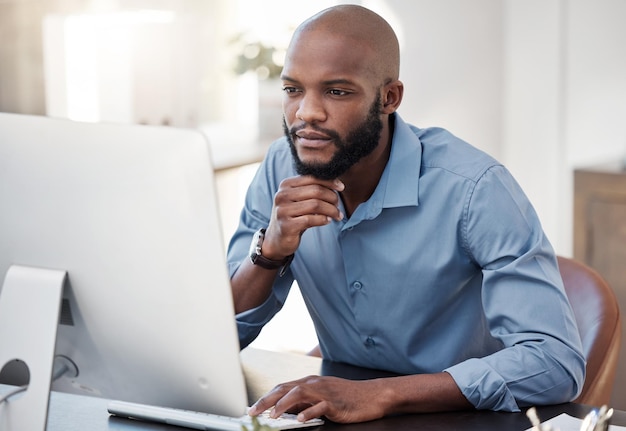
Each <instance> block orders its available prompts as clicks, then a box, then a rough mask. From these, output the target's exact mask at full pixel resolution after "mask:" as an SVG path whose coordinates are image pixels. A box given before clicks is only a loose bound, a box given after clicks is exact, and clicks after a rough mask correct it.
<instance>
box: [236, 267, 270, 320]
mask: <svg viewBox="0 0 626 431" xmlns="http://www.w3.org/2000/svg"><path fill="white" fill-rule="evenodd" d="M277 274H278V269H275V270H271V269H265V268H261V267H259V266H256V265H253V264H252V262H250V261H249V260H248V259H246V260H245V261H244V262H242V264H241V266H240V267H239V269H237V272H235V274H234V275H233V277H232V278H231V285H232V293H233V302H234V305H235V313H236V314H238V313H241V312H244V311H246V310H250V309H252V308H255V307H258V306H259V305H261V304H263V302H265V300H267V298H268V297H269V295H270V293H271V291H272V285H273V284H274V280H275V279H276V275H277Z"/></svg>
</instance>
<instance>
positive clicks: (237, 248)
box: [227, 144, 293, 349]
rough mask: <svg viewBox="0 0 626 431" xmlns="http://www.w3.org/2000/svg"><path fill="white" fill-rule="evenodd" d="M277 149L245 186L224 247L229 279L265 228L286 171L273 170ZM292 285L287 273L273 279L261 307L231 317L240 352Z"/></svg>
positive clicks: (252, 339) (271, 315) (263, 324)
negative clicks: (233, 227) (235, 224)
mask: <svg viewBox="0 0 626 431" xmlns="http://www.w3.org/2000/svg"><path fill="white" fill-rule="evenodd" d="M277 147H278V145H276V144H274V145H273V146H272V148H270V151H269V152H268V155H267V157H266V159H265V160H264V161H263V163H262V164H261V165H260V167H259V169H258V171H257V173H256V175H255V177H254V178H253V180H252V182H251V184H250V186H249V187H248V191H247V193H246V198H245V202H244V207H243V209H242V212H241V216H240V219H239V225H238V227H237V229H236V231H235V233H234V234H233V236H232V238H231V240H230V243H229V246H228V255H227V261H228V270H229V274H230V277H231V278H232V277H233V275H234V274H235V272H237V270H238V269H239V266H240V265H241V263H242V262H243V261H244V260H245V259H248V258H249V256H248V254H249V250H250V244H251V242H252V238H253V236H254V233H255V232H256V231H257V230H259V229H260V228H266V227H267V226H268V224H269V220H270V215H271V211H272V204H273V202H274V194H275V193H276V190H278V184H279V183H280V178H282V177H284V176H288V171H286V170H285V172H282V170H284V169H282V170H281V169H280V165H281V164H280V163H278V166H279V169H278V170H277V169H276V165H277V163H276V162H275V161H274V160H275V159H276V157H275V154H276V148H277ZM292 283H293V276H292V274H291V271H289V270H288V271H287V272H286V273H285V274H284V275H283V276H282V277H278V278H277V280H276V282H275V283H274V287H273V289H272V293H271V295H270V296H269V298H268V299H267V300H266V301H265V302H264V303H263V304H261V305H260V306H258V307H256V308H253V309H250V310H247V311H244V312H242V313H239V314H237V315H236V316H235V318H236V321H237V330H238V332H239V344H240V347H241V348H242V349H243V348H244V347H246V346H247V345H248V344H250V343H251V342H252V341H254V339H255V338H256V337H257V336H258V335H259V333H260V332H261V329H263V326H265V324H267V322H269V321H270V320H271V319H272V317H274V315H275V314H276V313H278V311H280V310H281V309H282V307H283V305H284V303H285V300H286V298H287V295H288V294H289V290H290V288H291V285H292Z"/></svg>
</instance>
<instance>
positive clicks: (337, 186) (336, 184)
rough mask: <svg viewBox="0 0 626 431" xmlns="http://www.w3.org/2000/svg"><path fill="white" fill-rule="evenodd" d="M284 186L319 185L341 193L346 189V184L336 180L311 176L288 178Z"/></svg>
mask: <svg viewBox="0 0 626 431" xmlns="http://www.w3.org/2000/svg"><path fill="white" fill-rule="evenodd" d="M283 184H285V185H286V186H290V187H302V186H305V185H310V184H318V185H320V186H323V187H326V188H328V189H331V190H335V191H338V192H341V191H343V190H344V189H345V185H344V183H343V182H342V181H341V180H340V179H339V178H336V179H334V180H320V179H318V178H315V177H312V176H310V175H300V176H296V177H291V178H287V179H285V180H284V181H283Z"/></svg>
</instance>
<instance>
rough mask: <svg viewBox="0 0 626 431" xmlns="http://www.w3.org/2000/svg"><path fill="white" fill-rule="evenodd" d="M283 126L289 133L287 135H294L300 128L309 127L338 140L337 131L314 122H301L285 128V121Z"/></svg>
mask: <svg viewBox="0 0 626 431" xmlns="http://www.w3.org/2000/svg"><path fill="white" fill-rule="evenodd" d="M284 126H285V129H286V130H287V132H288V133H289V135H290V136H292V137H294V136H296V133H298V132H299V131H300V130H303V129H309V130H314V131H316V132H318V133H321V134H323V135H326V136H328V137H329V138H330V139H332V140H334V141H335V142H337V141H339V140H340V136H339V133H337V132H336V131H335V130H332V129H326V128H324V127H320V126H317V125H315V124H307V123H302V124H299V125H297V126H293V127H291V128H287V126H286V123H285V124H284Z"/></svg>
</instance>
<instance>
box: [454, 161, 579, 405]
mask: <svg viewBox="0 0 626 431" xmlns="http://www.w3.org/2000/svg"><path fill="white" fill-rule="evenodd" d="M463 224H464V226H463V231H464V241H465V244H464V246H465V248H466V250H467V252H468V254H469V255H470V256H471V257H472V259H473V260H474V261H475V262H476V264H477V265H479V266H480V267H481V268H482V272H483V286H482V304H483V308H484V312H485V315H486V317H487V320H488V324H489V331H490V332H491V334H492V335H493V336H494V337H495V338H497V339H498V340H500V341H501V342H502V344H503V346H504V348H503V349H502V350H500V351H498V352H496V353H493V354H491V355H489V356H486V357H483V358H473V359H470V360H467V361H464V362H462V363H460V364H457V365H455V366H452V367H450V368H448V369H446V371H447V372H448V373H449V374H451V375H452V377H453V378H454V380H455V381H456V383H457V385H458V386H459V388H460V389H461V391H462V392H463V394H464V395H465V397H466V398H467V399H468V400H469V401H470V402H471V403H472V404H473V405H474V406H475V407H476V408H477V409H490V410H504V411H519V409H520V407H524V406H530V405H541V404H556V403H560V402H568V401H571V400H572V399H574V398H575V397H576V396H577V395H578V394H579V393H580V391H581V390H582V385H583V381H584V373H585V359H584V356H583V353H582V346H581V341H580V336H579V333H578V329H577V327H576V323H575V320H574V315H573V312H572V309H571V307H570V305H569V301H568V299H567V296H566V294H565V291H564V288H563V284H562V279H561V276H560V273H559V270H558V264H557V261H556V256H555V254H554V251H553V249H552V246H551V245H550V243H549V241H548V239H547V238H546V236H545V234H544V232H543V230H542V227H541V224H540V222H539V219H538V217H537V215H536V213H535V211H534V209H533V208H532V205H531V203H530V202H529V200H528V199H527V198H526V196H525V195H524V193H523V192H522V190H521V188H520V187H519V186H518V184H517V183H516V182H515V180H514V179H513V177H512V176H511V175H510V174H509V173H508V171H506V169H505V168H503V167H502V166H495V167H492V168H490V169H489V170H487V171H486V172H485V173H484V174H483V175H482V177H481V178H480V179H479V180H478V181H477V182H476V184H475V187H474V188H473V190H472V191H471V193H470V195H469V196H468V199H467V203H466V209H465V214H464V218H463Z"/></svg>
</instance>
